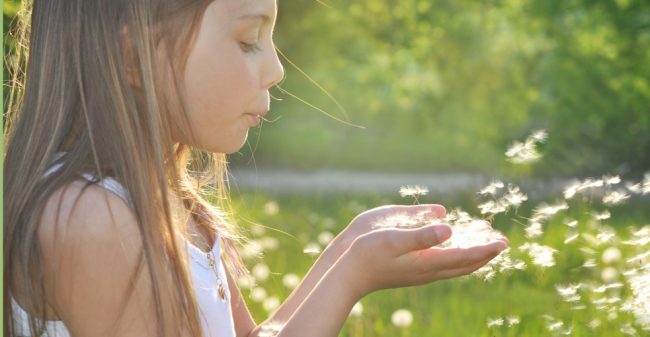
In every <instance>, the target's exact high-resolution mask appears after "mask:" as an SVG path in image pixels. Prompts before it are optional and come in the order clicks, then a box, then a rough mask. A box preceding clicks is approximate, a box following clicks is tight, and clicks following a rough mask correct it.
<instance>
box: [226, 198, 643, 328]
mask: <svg viewBox="0 0 650 337" xmlns="http://www.w3.org/2000/svg"><path fill="white" fill-rule="evenodd" d="M233 199H234V206H235V209H236V211H237V214H238V218H239V219H240V225H242V226H243V227H244V228H249V229H252V232H253V233H255V234H251V237H252V238H253V239H254V240H255V239H259V238H262V237H273V238H276V239H277V240H278V242H279V247H278V249H274V250H265V252H264V257H263V259H261V260H259V259H253V260H250V261H249V267H253V266H254V265H255V264H257V263H264V264H267V265H268V266H269V268H270V270H271V275H270V277H269V279H268V280H266V281H264V282H260V283H259V284H258V285H259V286H260V287H263V288H264V289H266V292H267V293H268V295H269V296H277V297H278V298H279V299H281V300H283V299H285V298H286V297H287V296H288V294H289V293H290V290H289V289H287V288H286V287H285V286H283V283H282V277H283V275H284V274H286V273H295V274H297V275H299V276H301V277H302V276H303V275H304V274H305V273H306V272H307V271H308V269H309V267H310V266H311V264H312V263H313V262H314V261H315V258H314V257H312V256H309V255H307V254H304V253H303V252H302V250H303V247H305V245H306V244H307V243H309V242H317V237H318V235H319V233H322V232H323V231H328V232H331V233H334V234H336V233H338V232H339V231H341V230H342V229H343V228H344V227H345V226H346V225H347V223H348V222H349V221H350V220H351V219H352V218H353V217H354V216H355V215H356V214H357V213H358V212H359V211H361V210H364V209H368V208H372V207H375V206H379V205H382V204H391V203H399V204H409V203H410V202H409V200H405V199H400V198H399V197H381V196H377V195H358V196H353V195H346V196H319V195H284V196H280V197H275V196H269V195H266V194H263V193H241V194H237V195H235V196H234V198H233ZM475 199H476V198H475V197H474V196H471V195H465V196H459V197H457V198H455V199H450V200H447V202H448V203H446V205H447V206H448V208H453V207H452V206H451V205H456V206H460V207H461V208H464V209H465V210H468V211H470V210H472V209H476V208H475V206H474V205H475V204H476V200H475ZM420 202H422V203H426V202H433V200H427V198H424V199H423V200H420ZM644 202H646V203H647V200H640V201H639V200H637V201H632V202H630V203H629V204H627V205H621V206H618V207H615V208H612V209H611V210H610V211H611V214H612V217H611V218H610V219H609V220H605V221H604V222H605V223H606V225H607V226H608V227H611V228H613V229H614V230H615V231H616V232H617V233H619V234H620V235H621V237H625V236H626V235H627V233H629V231H630V228H640V227H641V226H643V225H646V224H650V210H649V209H648V208H647V207H646V204H644ZM269 205H270V206H272V207H270V209H269ZM275 206H278V207H277V210H278V212H277V214H275V213H274V212H273V209H274V208H276V207H275ZM531 208H532V206H530V205H529V206H522V207H521V208H520V209H519V210H518V211H517V212H518V213H519V214H522V215H523V214H527V213H529V212H530V210H531ZM269 211H271V212H269ZM597 211H598V212H600V211H602V209H601V207H600V206H598V205H596V204H594V203H591V202H587V201H583V202H579V203H576V204H572V206H571V208H570V209H569V211H567V212H566V213H565V214H563V215H557V216H555V217H554V218H553V219H552V220H551V221H550V222H549V223H548V225H547V226H546V227H545V228H546V231H545V234H544V235H543V236H542V237H541V238H540V239H538V240H535V241H536V242H539V243H540V244H545V245H548V246H551V247H554V248H556V249H558V250H559V251H558V253H557V254H556V256H555V258H556V263H557V264H556V265H555V266H554V267H550V268H545V269H541V268H538V267H535V266H531V265H530V263H529V260H527V259H526V258H523V259H524V260H525V261H526V262H527V264H528V267H527V268H526V269H525V270H524V271H510V272H507V273H505V274H497V276H496V277H495V279H494V280H492V281H490V282H485V281H483V280H480V279H478V278H477V277H473V276H472V277H464V278H461V279H454V280H445V281H439V282H435V283H434V284H431V285H428V286H422V287H415V288H404V289H393V290H384V291H381V292H377V293H373V294H371V295H369V296H367V297H366V298H364V299H363V300H362V301H361V303H362V305H363V313H362V315H361V316H360V317H352V316H351V317H349V318H348V321H347V323H346V324H345V326H344V328H343V329H342V331H341V334H340V335H341V336H367V337H373V336H442V337H444V336H450V337H451V336H480V337H483V336H484V337H488V336H490V337H492V336H520V337H521V336H523V337H527V336H530V337H533V336H553V334H552V333H550V332H549V330H548V329H547V328H546V325H547V320H546V319H545V318H544V315H551V316H553V317H554V318H555V319H559V320H562V321H563V322H564V323H565V324H567V325H571V326H572V327H573V330H572V333H571V336H623V334H622V332H621V331H620V328H621V326H622V324H626V323H634V319H633V317H632V316H631V315H630V314H629V313H623V312H619V313H618V316H617V317H616V318H613V319H608V318H607V312H603V311H599V310H596V309H595V308H593V307H590V306H588V308H587V309H586V310H578V311H576V310H571V305H570V304H568V303H565V302H562V301H561V299H560V297H559V296H558V294H557V291H556V289H555V285H556V284H561V285H567V284H570V283H578V282H585V281H587V282H594V281H595V280H599V279H600V270H601V268H603V267H604V265H603V263H601V262H599V264H598V267H597V268H595V269H586V268H582V267H581V265H582V264H583V263H584V262H585V259H586V257H585V253H584V252H582V251H581V249H580V248H582V247H584V246H588V245H587V243H585V242H584V241H583V240H581V239H580V238H579V239H578V240H576V241H574V242H572V243H569V244H564V243H563V242H564V240H565V237H566V231H567V227H566V226H565V225H564V224H563V223H564V221H566V219H567V218H569V217H570V218H572V219H576V220H578V221H579V223H580V228H581V229H582V230H584V231H587V230H588V228H589V226H590V223H592V224H593V215H592V214H593V213H594V212H597ZM473 213H477V212H473ZM513 219H515V220H513ZM521 221H524V220H523V219H522V218H521V216H518V215H515V214H512V213H511V214H508V215H500V216H498V217H497V218H495V219H494V222H493V225H494V227H495V228H497V229H499V230H501V231H502V232H504V233H505V234H506V235H507V236H508V237H509V239H510V242H511V248H513V250H512V254H513V256H523V254H521V253H517V252H516V247H518V246H520V245H521V244H523V243H524V242H526V241H530V240H528V239H526V238H525V237H524V235H523V226H522V225H521V224H520V223H518V222H521ZM260 225H261V226H264V227H266V229H265V230H262V231H263V232H264V233H261V232H260V227H259V226H260ZM264 227H262V228H264ZM612 245H614V246H616V247H618V248H619V249H620V250H621V251H622V252H623V256H624V259H625V257H629V256H631V255H632V254H638V253H639V249H645V250H646V251H647V250H648V249H649V248H650V247H640V248H639V247H629V246H624V245H620V243H616V244H604V245H601V246H599V247H592V249H594V250H595V251H596V253H595V258H596V259H597V260H598V261H600V255H601V254H602V251H603V250H604V249H605V248H607V247H609V246H612ZM616 267H617V268H618V269H622V268H623V267H624V262H619V263H618V264H617V265H616ZM243 293H244V296H245V297H246V301H247V303H248V305H249V307H250V309H251V311H252V313H253V316H254V317H255V319H256V320H257V321H258V322H261V321H262V320H264V319H265V318H267V317H268V313H267V311H266V310H265V309H264V307H263V305H262V303H261V302H256V301H253V300H252V299H251V298H250V297H249V296H248V294H249V291H248V290H246V289H244V290H243ZM628 294H629V289H623V290H622V292H621V293H620V295H621V296H623V297H625V296H627V295H628ZM584 297H585V298H586V297H587V295H584ZM401 308H404V309H408V310H410V311H411V312H412V313H413V317H414V319H413V324H412V325H411V326H409V327H407V328H396V327H394V326H393V325H392V324H391V315H392V313H393V312H394V311H395V310H398V309H401ZM506 316H517V317H519V318H520V320H521V323H519V324H517V325H514V326H512V327H507V326H501V327H492V328H488V327H487V320H488V319H489V318H498V317H501V318H505V317H506ZM596 318H597V319H599V320H601V325H600V326H599V327H598V328H597V329H595V330H592V329H591V328H588V327H587V324H588V323H589V322H591V321H592V320H593V319H596ZM637 328H638V327H637ZM638 331H639V332H640V333H641V334H640V335H643V333H642V332H641V330H638Z"/></svg>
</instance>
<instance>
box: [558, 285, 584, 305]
mask: <svg viewBox="0 0 650 337" xmlns="http://www.w3.org/2000/svg"><path fill="white" fill-rule="evenodd" d="M580 287H582V285H581V284H579V283H578V284H570V285H568V286H560V285H556V286H555V289H556V290H557V292H558V294H559V295H560V297H562V300H563V301H565V302H577V301H579V300H580V295H579V294H578V289H580Z"/></svg>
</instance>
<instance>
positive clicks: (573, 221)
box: [566, 220, 578, 228]
mask: <svg viewBox="0 0 650 337" xmlns="http://www.w3.org/2000/svg"><path fill="white" fill-rule="evenodd" d="M566 225H567V227H570V228H576V227H578V221H577V220H572V221H569V222H567V223H566Z"/></svg>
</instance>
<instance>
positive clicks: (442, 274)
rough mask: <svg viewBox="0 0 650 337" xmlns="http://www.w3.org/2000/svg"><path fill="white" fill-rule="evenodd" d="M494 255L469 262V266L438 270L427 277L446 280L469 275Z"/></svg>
mask: <svg viewBox="0 0 650 337" xmlns="http://www.w3.org/2000/svg"><path fill="white" fill-rule="evenodd" d="M493 258H494V257H491V258H487V259H485V260H483V261H479V262H476V263H474V264H471V265H469V266H465V267H461V268H456V269H451V270H440V271H436V272H434V273H432V274H430V275H429V279H430V280H431V281H435V280H446V279H450V278H454V277H458V276H464V275H469V274H471V273H473V272H475V271H477V270H479V269H481V268H482V267H483V266H485V265H486V264H488V263H489V262H490V261H492V259H493Z"/></svg>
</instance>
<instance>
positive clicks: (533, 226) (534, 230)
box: [524, 222, 544, 239]
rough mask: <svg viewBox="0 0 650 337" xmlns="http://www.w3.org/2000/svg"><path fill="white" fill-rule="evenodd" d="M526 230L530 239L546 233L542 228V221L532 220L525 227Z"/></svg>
mask: <svg viewBox="0 0 650 337" xmlns="http://www.w3.org/2000/svg"><path fill="white" fill-rule="evenodd" d="M524 231H525V232H526V237H527V238H529V239H534V238H537V237H540V236H542V234H544V231H543V230H542V224H541V223H540V222H531V223H530V224H528V226H527V227H526V228H525V229H524Z"/></svg>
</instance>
